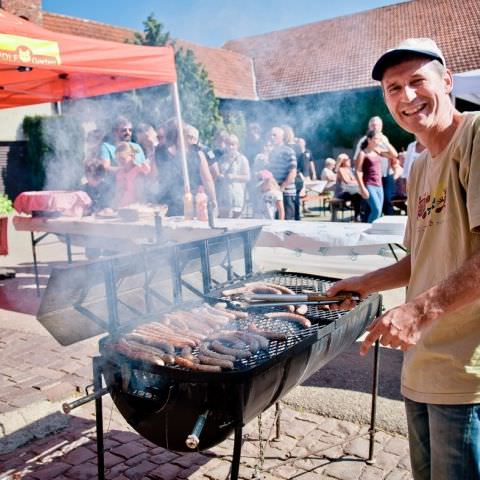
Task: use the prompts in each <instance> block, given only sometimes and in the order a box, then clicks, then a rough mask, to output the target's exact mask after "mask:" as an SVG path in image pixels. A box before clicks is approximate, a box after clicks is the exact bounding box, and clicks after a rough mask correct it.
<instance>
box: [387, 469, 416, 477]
mask: <svg viewBox="0 0 480 480" xmlns="http://www.w3.org/2000/svg"><path fill="white" fill-rule="evenodd" d="M411 479H412V474H411V473H410V472H408V471H407V470H400V469H397V468H396V469H395V470H392V471H391V472H390V473H389V474H388V475H387V476H386V477H385V480H411Z"/></svg>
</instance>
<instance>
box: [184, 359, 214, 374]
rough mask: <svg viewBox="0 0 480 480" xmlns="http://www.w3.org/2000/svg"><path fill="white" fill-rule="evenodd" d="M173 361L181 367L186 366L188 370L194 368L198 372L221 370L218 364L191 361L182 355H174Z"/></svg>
mask: <svg viewBox="0 0 480 480" xmlns="http://www.w3.org/2000/svg"><path fill="white" fill-rule="evenodd" d="M175 363H176V364H177V365H178V366H180V367H183V368H188V369H190V370H196V371H199V372H221V371H222V368H221V367H219V366H218V365H202V364H200V363H193V362H191V361H190V360H187V359H186V358H183V357H175Z"/></svg>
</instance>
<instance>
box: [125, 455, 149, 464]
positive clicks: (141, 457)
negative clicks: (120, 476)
mask: <svg viewBox="0 0 480 480" xmlns="http://www.w3.org/2000/svg"><path fill="white" fill-rule="evenodd" d="M144 460H150V454H149V453H148V452H143V453H140V454H138V455H135V456H134V457H131V458H128V459H127V460H125V464H126V465H128V466H129V467H133V466H134V465H138V464H139V463H140V462H143V461H144Z"/></svg>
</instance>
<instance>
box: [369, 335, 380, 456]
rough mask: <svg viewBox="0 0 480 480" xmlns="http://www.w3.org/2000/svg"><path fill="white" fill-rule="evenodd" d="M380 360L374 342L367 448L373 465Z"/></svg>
mask: <svg viewBox="0 0 480 480" xmlns="http://www.w3.org/2000/svg"><path fill="white" fill-rule="evenodd" d="M379 359H380V343H379V341H378V340H377V341H376V342H375V348H374V351H373V383H372V410H371V413H370V430H369V433H370V442H369V447H368V459H367V462H368V463H374V462H375V460H374V458H373V455H374V447H375V425H376V416H377V397H378V370H379V369H378V365H379Z"/></svg>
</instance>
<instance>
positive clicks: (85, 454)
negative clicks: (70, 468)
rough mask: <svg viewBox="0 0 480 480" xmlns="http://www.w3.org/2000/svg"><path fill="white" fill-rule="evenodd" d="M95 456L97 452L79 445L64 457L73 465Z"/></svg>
mask: <svg viewBox="0 0 480 480" xmlns="http://www.w3.org/2000/svg"><path fill="white" fill-rule="evenodd" d="M94 457H95V453H93V452H92V451H91V450H89V449H88V448H85V447H79V448H76V449H75V450H72V451H70V452H68V453H67V454H66V455H65V456H64V457H63V459H64V460H65V462H67V463H70V464H71V465H80V464H81V463H83V462H86V461H87V460H90V459H91V458H94Z"/></svg>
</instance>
